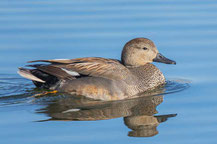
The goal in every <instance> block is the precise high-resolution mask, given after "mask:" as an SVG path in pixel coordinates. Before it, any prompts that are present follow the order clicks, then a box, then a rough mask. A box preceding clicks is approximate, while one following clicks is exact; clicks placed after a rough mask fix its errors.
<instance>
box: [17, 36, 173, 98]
mask: <svg viewBox="0 0 217 144" xmlns="http://www.w3.org/2000/svg"><path fill="white" fill-rule="evenodd" d="M152 62H160V63H165V64H176V62H175V61H173V60H170V59H168V58H166V57H165V56H163V55H162V54H161V53H159V52H158V50H157V47H156V46H155V44H154V42H153V41H152V40H150V39H148V38H135V39H132V40H130V41H128V42H127V43H126V44H125V45H124V47H123V50H122V53H121V60H116V59H109V58H102V57H83V58H75V59H51V60H34V61H29V62H28V63H33V64H30V65H27V67H31V68H26V67H20V68H19V70H18V74H20V75H21V76H22V77H24V78H27V79H30V80H32V81H33V83H34V85H35V86H36V87H37V88H42V89H48V90H53V91H55V92H63V93H67V94H70V95H76V96H79V95H80V96H84V97H86V98H90V99H94V100H105V101H108V100H109V101H110V100H122V99H129V98H132V97H134V96H135V95H138V94H140V93H143V92H146V91H149V90H153V89H155V88H156V87H158V86H160V85H164V84H165V83H166V80H165V77H164V75H163V73H162V72H161V71H160V70H159V69H158V68H157V67H156V66H155V65H154V64H152Z"/></svg>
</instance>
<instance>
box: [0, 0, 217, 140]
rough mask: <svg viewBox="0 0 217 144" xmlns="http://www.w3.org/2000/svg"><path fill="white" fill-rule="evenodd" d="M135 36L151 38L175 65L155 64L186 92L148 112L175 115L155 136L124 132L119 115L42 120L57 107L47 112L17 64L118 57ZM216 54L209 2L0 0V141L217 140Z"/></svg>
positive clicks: (213, 4) (216, 30) (216, 6)
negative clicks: (84, 119)
mask: <svg viewBox="0 0 217 144" xmlns="http://www.w3.org/2000/svg"><path fill="white" fill-rule="evenodd" d="M136 37H147V38H149V39H151V40H153V41H154V42H155V44H156V46H157V47H158V50H159V51H160V52H161V53H162V54H164V55H165V56H166V57H168V58H171V59H173V60H175V61H176V62H177V65H165V64H158V63H155V65H156V66H157V67H158V68H159V69H161V71H162V72H163V73H164V75H165V77H166V78H167V79H168V80H170V79H173V80H174V79H175V80H183V79H184V81H185V84H186V83H188V86H187V87H188V88H186V89H185V90H184V91H180V92H174V93H170V94H166V95H164V96H163V99H164V100H163V102H162V103H160V104H159V106H157V107H156V110H157V111H158V113H157V112H156V113H155V114H153V117H149V118H153V119H154V118H156V117H157V116H162V115H163V116H165V115H170V114H174V115H172V117H171V118H168V119H167V120H166V121H165V122H162V123H160V122H159V123H158V124H157V132H158V134H156V135H154V136H149V137H130V136H128V133H129V132H130V131H132V130H131V129H130V128H129V127H127V126H126V125H125V124H124V118H123V117H124V116H120V117H118V116H117V117H115V118H114V117H113V118H111V119H110V118H108V119H106V120H96V121H95V120H93V121H57V120H50V121H43V122H42V121H41V120H48V119H50V118H51V117H52V116H51V114H52V113H49V112H50V111H51V110H58V109H56V107H57V106H55V108H54V109H51V110H50V109H49V106H52V105H51V104H50V101H46V102H45V101H44V99H43V98H42V99H40V100H34V98H30V97H29V96H31V94H34V92H32V91H34V90H33V88H34V86H33V84H32V83H31V82H30V81H28V80H25V79H23V78H21V77H20V76H19V75H18V74H17V73H16V71H17V68H18V67H21V66H24V65H25V64H26V61H29V60H37V59H54V58H78V57H91V56H97V57H106V58H114V59H120V54H121V50H122V48H123V46H124V44H125V43H126V42H127V41H129V40H131V39H133V38H136ZM216 53H217V1H213V0H206V1H204V0H176V1H172V0H155V1H152V0H146V1H144V0H132V1H130V0H79V1H75V0H1V1H0V66H1V68H0V128H1V130H0V143H2V144H11V143H31V144H39V143H40V144H42V143H43V144H49V143H52V144H56V143H65V144H67V143H70V144H71V143H76V144H80V143H99V144H102V143H103V144H104V143H118V144H121V143H123V144H127V143H134V144H136V143H138V144H140V143H153V144H156V143H167V144H173V143H176V144H183V143H187V144H196V143H206V144H213V143H216V134H217V125H216V123H217V115H216V113H217V105H216V103H217V89H216V85H217V76H216V74H217V69H216V67H217V57H216ZM186 81H187V82H186ZM177 83H179V82H177ZM181 85H182V84H181ZM189 86H190V87H189ZM45 99H46V98H45ZM51 101H53V100H51ZM57 103H58V102H57ZM133 103H134V102H133ZM60 105H61V103H60ZM118 105H120V104H118ZM118 105H116V106H118ZM108 107H109V106H108ZM100 108H101V107H100ZM110 108H111V107H109V109H110ZM115 108H116V107H115ZM44 109H45V110H44ZM89 109H93V110H95V108H90V107H88V110H89ZM117 109H118V107H117ZM112 110H113V109H112ZM120 110H123V109H120ZM131 110H132V109H130V112H131ZM113 111H114V112H115V109H114V110H113ZM144 111H145V109H144ZM127 112H129V111H127ZM175 114H177V115H176V116H175ZM109 116H110V115H109ZM150 116H152V115H150ZM155 124H156V123H155Z"/></svg>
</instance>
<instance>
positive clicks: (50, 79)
mask: <svg viewBox="0 0 217 144" xmlns="http://www.w3.org/2000/svg"><path fill="white" fill-rule="evenodd" d="M17 73H18V74H19V75H21V76H22V77H24V78H27V79H30V80H32V81H33V83H34V84H35V86H36V87H39V88H46V89H49V88H50V87H52V86H54V85H55V84H56V83H57V82H58V81H59V79H58V78H57V77H56V76H53V75H50V74H48V73H45V72H43V71H41V70H38V69H26V68H22V67H21V68H19V70H18V71H17Z"/></svg>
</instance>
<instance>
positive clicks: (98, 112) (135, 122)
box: [38, 95, 176, 137]
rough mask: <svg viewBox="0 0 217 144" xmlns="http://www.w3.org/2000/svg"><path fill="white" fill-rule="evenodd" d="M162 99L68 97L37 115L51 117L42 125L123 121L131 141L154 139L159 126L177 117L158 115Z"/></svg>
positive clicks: (60, 99) (57, 101)
mask: <svg viewBox="0 0 217 144" xmlns="http://www.w3.org/2000/svg"><path fill="white" fill-rule="evenodd" d="M162 102H163V96H162V95H161V96H146V97H139V98H134V99H128V100H121V101H110V102H102V101H94V100H90V99H86V98H76V97H72V96H67V97H65V98H59V99H57V100H55V101H52V102H51V103H49V104H48V105H47V106H46V107H45V108H43V109H40V110H39V111H38V113H45V114H47V115H48V116H49V117H51V118H50V119H48V120H43V121H95V120H106V119H113V118H119V117H123V119H124V124H125V125H126V126H127V127H128V128H130V129H131V130H132V131H130V132H129V133H128V136H131V137H151V136H154V135H156V134H158V131H157V126H158V125H159V124H160V123H162V122H165V121H166V120H167V119H168V118H170V117H174V116H176V114H169V115H159V116H154V114H157V110H156V107H157V106H158V105H159V104H161V103H162Z"/></svg>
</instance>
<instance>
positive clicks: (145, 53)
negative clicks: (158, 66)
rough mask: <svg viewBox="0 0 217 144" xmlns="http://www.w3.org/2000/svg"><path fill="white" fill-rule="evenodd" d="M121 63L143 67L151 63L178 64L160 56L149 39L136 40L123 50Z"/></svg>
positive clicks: (127, 44)
mask: <svg viewBox="0 0 217 144" xmlns="http://www.w3.org/2000/svg"><path fill="white" fill-rule="evenodd" d="M121 61H122V63H123V64H124V65H125V66H141V65H145V64H147V63H151V62H161V63H165V64H176V62H175V61H173V60H170V59H168V58H166V57H164V56H163V55H162V54H160V53H159V52H158V50H157V48H156V46H155V45H154V43H153V42H152V41H151V40H149V39H147V38H135V39H132V40H130V41H129V42H127V43H126V44H125V46H124V48H123V51H122V55H121Z"/></svg>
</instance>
